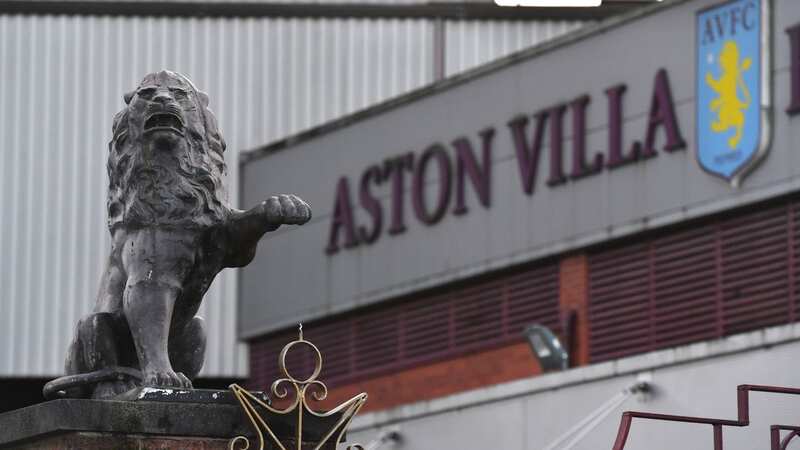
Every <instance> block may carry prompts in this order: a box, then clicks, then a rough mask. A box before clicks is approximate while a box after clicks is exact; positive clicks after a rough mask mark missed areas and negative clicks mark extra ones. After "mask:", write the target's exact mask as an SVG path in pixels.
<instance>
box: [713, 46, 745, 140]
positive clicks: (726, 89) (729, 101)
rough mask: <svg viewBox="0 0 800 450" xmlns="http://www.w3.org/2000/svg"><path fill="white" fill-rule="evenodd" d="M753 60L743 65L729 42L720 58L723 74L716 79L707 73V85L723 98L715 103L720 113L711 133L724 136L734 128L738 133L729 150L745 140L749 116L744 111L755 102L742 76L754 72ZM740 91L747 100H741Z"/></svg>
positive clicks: (714, 107) (736, 48)
mask: <svg viewBox="0 0 800 450" xmlns="http://www.w3.org/2000/svg"><path fill="white" fill-rule="evenodd" d="M751 64H752V60H751V59H750V58H745V59H744V60H742V63H741V64H739V47H738V46H737V45H736V42H734V41H726V42H725V43H724V44H723V46H722V51H721V52H720V55H719V66H720V69H721V70H722V74H721V75H720V77H719V79H715V78H714V77H713V76H712V75H711V73H706V84H708V85H709V86H710V87H711V89H713V90H714V91H715V92H716V93H717V94H718V95H719V97H717V98H715V99H714V100H711V104H710V105H709V106H710V108H711V111H716V113H717V120H716V121H714V122H711V130H712V131H714V132H715V133H723V132H725V131H728V130H729V129H730V128H734V130H735V133H734V134H733V136H731V137H730V138H728V147H730V148H731V149H735V148H736V147H738V146H739V142H740V141H741V140H742V132H743V130H744V122H745V116H744V111H746V110H747V108H749V107H750V103H751V102H752V99H751V97H750V90H749V89H747V85H746V84H745V82H744V79H743V78H742V74H743V73H744V72H746V71H747V70H748V69H750V66H751ZM739 89H741V90H742V93H743V94H744V97H745V99H744V100H740V99H739Z"/></svg>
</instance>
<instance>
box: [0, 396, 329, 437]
mask: <svg viewBox="0 0 800 450" xmlns="http://www.w3.org/2000/svg"><path fill="white" fill-rule="evenodd" d="M128 398H130V400H83V399H80V400H79V399H63V400H53V401H49V402H46V403H41V404H38V405H34V406H30V407H27V408H23V409H19V410H16V411H11V412H7V413H4V414H0V448H1V449H25V450H33V449H37V450H38V449H47V450H61V449H64V450H66V449H70V450H72V449H90V450H100V449H103V450H105V449H108V450H112V449H113V450H128V449H136V450H145V449H147V450H149V449H170V450H178V449H180V450H184V449H185V450H212V449H213V450H216V449H227V448H228V442H229V441H230V439H231V438H233V437H235V436H240V435H244V436H246V437H248V438H249V439H250V440H251V447H250V448H258V441H257V439H255V438H254V434H253V430H252V428H251V427H252V425H251V424H250V422H249V420H248V419H247V418H246V416H245V414H244V412H243V411H242V409H241V407H240V406H239V404H238V403H236V401H235V399H234V398H233V396H232V395H231V394H230V392H228V391H203V390H197V391H175V390H168V389H163V390H162V389H144V390H140V391H134V392H132V393H130V395H129V396H128ZM263 416H264V419H265V420H266V421H267V422H268V423H269V424H270V426H271V427H273V429H274V430H275V432H276V434H277V435H278V437H279V438H282V440H283V438H286V439H291V437H292V436H293V434H292V433H293V432H294V430H295V428H294V427H295V424H294V421H295V420H296V416H295V415H292V416H291V417H289V416H280V415H272V414H269V413H267V412H264V414H263ZM307 419H310V418H307ZM333 419H334V420H335V418H333ZM328 422H329V420H325V421H324V422H315V421H313V420H311V421H305V422H304V425H303V428H304V433H303V434H304V438H305V439H306V440H308V441H309V442H308V443H309V444H312V443H314V440H315V439H321V438H322V437H323V436H324V435H325V432H326V431H327V429H326V427H329V426H330V425H331V424H330V423H328ZM303 447H304V448H305V447H306V445H304V446H303ZM265 448H268V449H272V448H273V447H272V446H270V445H269V444H267V445H266V447H265ZM309 448H313V445H309ZM324 448H325V449H331V450H333V449H335V446H334V445H333V443H330V445H325V447H324Z"/></svg>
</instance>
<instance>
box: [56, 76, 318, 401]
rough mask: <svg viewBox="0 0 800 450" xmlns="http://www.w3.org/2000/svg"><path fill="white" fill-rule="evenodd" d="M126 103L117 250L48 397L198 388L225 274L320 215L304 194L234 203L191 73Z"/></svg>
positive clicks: (111, 198)
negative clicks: (244, 206)
mask: <svg viewBox="0 0 800 450" xmlns="http://www.w3.org/2000/svg"><path fill="white" fill-rule="evenodd" d="M124 100H125V103H126V107H125V108H124V109H123V110H122V111H120V112H119V113H118V114H117V115H116V116H115V117H114V122H113V137H112V139H111V142H110V143H109V157H108V177H109V191H108V226H109V230H110V232H111V237H112V239H111V252H110V254H109V256H108V262H107V264H106V268H105V271H104V273H103V276H102V280H101V283H100V290H99V293H98V296H97V300H96V304H95V307H94V311H93V312H92V313H91V314H89V315H88V316H86V317H84V318H83V319H81V320H80V321H79V323H78V325H77V327H76V331H75V337H74V339H73V341H72V343H71V344H70V346H69V350H68V354H67V358H66V373H67V376H65V377H62V378H58V379H56V380H53V381H51V382H50V383H48V384H47V385H46V386H45V388H44V395H45V397H46V398H53V397H58V396H70V397H91V398H112V397H114V396H117V395H119V394H122V393H124V392H126V391H128V390H130V389H132V388H136V387H139V386H168V387H176V388H191V387H192V382H191V380H192V379H193V378H194V377H195V376H196V375H197V374H198V372H199V371H200V369H201V368H202V366H203V361H204V358H205V343H206V337H205V329H204V324H203V319H202V318H200V317H198V316H196V314H197V311H198V308H199V307H200V303H201V301H202V299H203V296H204V294H205V293H206V291H207V290H208V288H209V286H210V285H211V282H212V281H213V280H214V277H215V276H216V275H217V273H219V272H220V271H221V270H222V269H224V268H226V267H242V266H245V265H247V264H248V263H249V262H250V261H251V260H252V259H253V257H254V256H255V251H256V245H257V243H258V240H259V239H260V238H261V237H262V236H263V235H264V233H266V232H268V231H273V230H275V229H277V228H278V227H279V226H280V225H283V224H297V225H301V224H303V223H305V222H307V221H308V220H309V219H310V218H311V208H310V207H309V205H308V204H306V203H305V202H304V201H303V200H301V199H300V198H298V197H297V196H294V195H278V196H272V197H270V198H269V199H267V200H266V201H264V202H262V203H261V204H259V205H258V206H256V207H254V208H252V209H250V210H247V211H240V210H237V209H233V208H231V207H230V206H229V205H228V202H227V194H226V191H225V183H224V177H225V172H226V168H225V159H224V156H223V152H224V151H225V142H224V140H223V139H222V136H221V134H220V131H219V128H218V126H217V122H216V119H215V117H214V114H213V113H212V112H211V110H209V109H208V96H207V95H206V94H205V93H203V92H201V91H199V90H198V89H196V88H195V86H194V85H193V84H192V82H191V81H189V79H188V78H186V77H185V76H183V75H181V74H178V73H175V72H170V71H166V70H164V71H160V72H157V73H151V74H148V75H147V76H145V77H144V79H143V80H142V82H141V84H140V85H139V87H138V88H137V89H136V90H134V91H133V92H130V93H128V94H126V95H125V96H124Z"/></svg>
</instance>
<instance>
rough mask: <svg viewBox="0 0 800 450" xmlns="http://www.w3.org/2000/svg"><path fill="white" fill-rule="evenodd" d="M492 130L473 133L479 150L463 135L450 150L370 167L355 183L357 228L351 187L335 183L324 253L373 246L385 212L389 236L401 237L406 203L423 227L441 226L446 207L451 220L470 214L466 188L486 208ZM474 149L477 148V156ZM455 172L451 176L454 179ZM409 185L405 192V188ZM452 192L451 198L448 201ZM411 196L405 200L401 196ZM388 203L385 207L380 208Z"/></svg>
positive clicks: (431, 149) (433, 149) (435, 148)
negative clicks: (356, 183)
mask: <svg viewBox="0 0 800 450" xmlns="http://www.w3.org/2000/svg"><path fill="white" fill-rule="evenodd" d="M494 135H495V131H494V128H486V129H484V130H483V131H481V132H479V133H478V137H479V138H480V141H479V142H480V144H479V145H480V146H479V147H478V146H476V145H474V143H473V140H471V139H470V138H468V137H466V136H462V137H459V138H456V139H455V140H453V142H452V144H451V148H448V147H446V146H445V145H443V144H441V143H434V144H431V145H430V146H428V147H427V148H426V149H425V150H424V151H423V152H422V153H421V154H420V155H419V156H418V157H417V156H415V155H414V153H410V152H409V153H405V154H403V155H400V156H398V157H394V158H389V159H387V160H386V161H384V162H383V163H382V164H380V165H378V164H375V165H371V166H369V167H368V168H367V169H366V170H364V172H362V174H361V177H360V180H359V184H358V186H359V190H358V201H359V206H360V207H361V208H362V209H363V210H364V212H365V214H362V215H360V217H362V218H363V223H356V214H355V213H354V211H353V203H352V193H351V192H350V183H349V181H348V179H347V178H346V177H342V178H340V179H339V182H338V184H337V186H336V190H335V193H334V206H333V212H332V214H331V224H330V228H329V232H328V245H327V247H326V248H325V250H326V252H327V253H328V254H334V253H337V252H338V251H339V250H340V249H341V248H351V247H356V246H359V245H362V244H372V243H374V242H375V241H377V240H378V239H379V238H380V236H381V235H382V234H383V224H384V214H385V211H386V210H388V215H389V217H388V223H389V227H388V229H387V230H386V231H387V232H388V234H390V235H397V234H401V233H404V232H405V231H406V229H407V226H406V215H405V211H406V203H407V202H410V205H411V210H412V211H413V213H414V214H413V217H414V218H416V220H417V221H419V222H420V223H423V224H426V225H434V224H436V223H438V222H440V221H441V220H442V219H443V218H444V217H445V215H446V214H447V212H448V210H450V205H451V203H454V207H453V208H452V214H453V215H463V214H466V213H467V211H469V208H468V206H467V205H468V202H467V191H468V186H471V189H472V191H473V192H474V195H475V197H476V200H477V202H478V203H480V204H481V205H482V206H483V207H484V208H488V207H489V206H490V205H491V173H492V143H493V138H494ZM475 148H480V152H481V153H480V156H478V155H477V154H476V151H475ZM454 171H455V176H454V175H453V173H454ZM409 184H410V188H411V189H410V192H407V189H406V187H407V186H409ZM453 191H455V199H454V201H452V200H453V199H452V198H451V197H453ZM407 195H408V196H410V199H408V198H406V196H407ZM385 204H388V206H389V207H388V208H384V205H385Z"/></svg>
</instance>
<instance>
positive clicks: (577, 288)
mask: <svg viewBox="0 0 800 450" xmlns="http://www.w3.org/2000/svg"><path fill="white" fill-rule="evenodd" d="M559 266H560V267H559V295H558V300H559V304H560V305H561V314H562V317H566V315H567V314H568V313H569V312H570V311H575V313H576V314H577V321H576V323H575V325H576V326H575V332H574V335H573V339H575V342H573V344H572V351H573V352H574V354H573V355H572V364H573V365H574V366H584V365H586V364H589V264H588V261H587V258H586V254H585V253H579V254H572V255H566V256H564V257H562V258H561V261H560V262H559ZM565 331H566V330H565ZM565 338H566V336H565Z"/></svg>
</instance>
